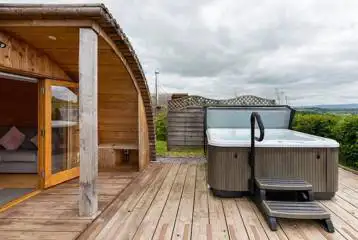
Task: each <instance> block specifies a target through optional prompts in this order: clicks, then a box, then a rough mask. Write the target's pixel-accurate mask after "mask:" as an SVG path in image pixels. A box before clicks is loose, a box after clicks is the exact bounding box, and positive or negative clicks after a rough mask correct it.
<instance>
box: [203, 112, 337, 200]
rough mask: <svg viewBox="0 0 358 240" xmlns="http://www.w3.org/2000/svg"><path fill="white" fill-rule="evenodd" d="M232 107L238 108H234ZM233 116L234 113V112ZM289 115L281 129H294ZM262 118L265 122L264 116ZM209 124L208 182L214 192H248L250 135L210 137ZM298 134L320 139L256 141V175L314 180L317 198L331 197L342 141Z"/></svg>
mask: <svg viewBox="0 0 358 240" xmlns="http://www.w3.org/2000/svg"><path fill="white" fill-rule="evenodd" d="M254 109H255V108H254ZM229 110H230V111H235V109H234V108H230V109H229ZM239 110H240V108H239ZM245 110H247V108H245ZM231 116H233V115H232V113H231ZM290 116H291V117H290V118H289V122H288V123H287V128H286V129H284V128H282V131H291V132H294V131H292V130H288V128H289V127H290V125H291V121H292V113H290ZM221 117H225V114H224V115H221ZM241 117H242V116H241ZM248 120H249V119H247V121H248ZM263 121H264V122H265V119H263ZM266 122H268V125H270V124H271V125H272V124H273V122H274V121H272V122H271V123H270V121H266ZM226 125H227V124H226ZM206 126H208V127H206V128H205V129H206V132H205V135H206V156H207V160H208V184H209V186H210V188H211V189H212V190H213V193H214V194H215V195H218V196H221V197H239V196H242V195H245V194H247V193H248V191H249V180H250V177H251V168H250V165H249V151H250V141H249V139H247V141H242V140H241V141H236V142H235V141H226V143H222V142H220V141H215V139H209V138H210V136H208V129H209V127H210V123H209V124H207V123H206ZM211 126H212V127H217V124H211ZM221 127H223V126H221ZM229 127H233V129H244V128H245V127H247V126H246V125H245V124H239V127H238V126H229ZM271 127H272V126H271ZM247 130H248V129H247ZM268 131H270V130H268ZM295 134H301V135H302V136H305V137H308V138H309V137H311V138H313V139H314V138H316V140H317V142H316V143H314V144H312V143H309V144H306V143H305V142H302V143H301V144H299V143H294V144H292V142H290V143H289V142H287V143H288V144H284V140H282V139H281V140H282V142H283V144H282V146H280V145H279V144H277V143H275V144H273V143H272V141H271V142H270V141H269V140H267V141H266V142H265V141H264V142H262V144H261V145H260V144H257V147H256V148H255V151H256V161H255V175H256V177H258V178H281V179H285V178H286V179H287V178H300V179H304V180H305V181H307V182H309V183H311V184H312V187H313V192H314V197H315V199H322V200H323V199H331V198H332V197H333V196H334V195H335V192H336V191H337V190H338V155H339V144H338V143H337V142H335V141H334V140H331V139H326V138H320V137H317V136H313V135H308V134H303V133H297V132H296V133H295ZM216 140H217V139H216ZM276 142H279V141H276ZM309 145H312V146H309Z"/></svg>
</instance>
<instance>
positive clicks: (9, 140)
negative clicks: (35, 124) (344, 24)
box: [0, 126, 25, 150]
mask: <svg viewBox="0 0 358 240" xmlns="http://www.w3.org/2000/svg"><path fill="white" fill-rule="evenodd" d="M24 140H25V134H23V133H22V132H20V131H19V130H18V129H17V128H16V127H15V126H14V127H12V128H10V130H9V131H8V132H7V133H6V134H5V135H4V136H3V137H2V138H1V139H0V145H2V146H3V147H4V148H5V149H6V150H16V149H18V148H19V147H20V145H21V144H22V143H23V142H24Z"/></svg>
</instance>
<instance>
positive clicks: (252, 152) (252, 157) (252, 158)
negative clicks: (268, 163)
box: [249, 112, 265, 194]
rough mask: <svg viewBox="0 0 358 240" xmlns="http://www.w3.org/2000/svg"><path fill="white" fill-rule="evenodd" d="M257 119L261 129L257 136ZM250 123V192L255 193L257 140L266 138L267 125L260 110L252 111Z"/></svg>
mask: <svg viewBox="0 0 358 240" xmlns="http://www.w3.org/2000/svg"><path fill="white" fill-rule="evenodd" d="M255 120H256V121H257V124H258V126H259V129H260V136H259V137H256V136H255V122H256V121H255ZM250 123H251V148H250V154H249V157H250V159H249V163H250V167H251V178H250V192H251V194H254V193H255V140H256V141H258V142H261V141H262V140H264V138H265V127H264V124H263V122H262V119H261V116H260V114H259V113H258V112H252V113H251V117H250Z"/></svg>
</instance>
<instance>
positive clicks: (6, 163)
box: [0, 127, 38, 173]
mask: <svg viewBox="0 0 358 240" xmlns="http://www.w3.org/2000/svg"><path fill="white" fill-rule="evenodd" d="M17 128H18V129H19V130H20V131H21V132H22V133H23V134H25V135H26V137H25V140H24V142H23V143H22V144H21V146H20V147H19V148H18V149H17V150H6V149H5V148H4V147H2V146H1V145H0V173H37V172H38V163H37V162H38V153H37V147H36V146H35V145H34V144H33V143H32V142H31V141H30V139H31V138H32V137H33V136H35V135H36V134H37V128H29V127H26V128H24V127H17ZM9 129H10V127H0V138H1V137H2V136H3V135H4V134H6V132H7V131H8V130H9Z"/></svg>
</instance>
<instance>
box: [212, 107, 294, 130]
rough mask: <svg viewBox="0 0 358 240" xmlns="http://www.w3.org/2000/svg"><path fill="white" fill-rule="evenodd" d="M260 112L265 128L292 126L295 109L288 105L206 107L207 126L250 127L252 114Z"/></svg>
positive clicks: (286, 127)
mask: <svg viewBox="0 0 358 240" xmlns="http://www.w3.org/2000/svg"><path fill="white" fill-rule="evenodd" d="M254 111H255V112H258V113H259V114H260V116H261V118H262V121H263V124H264V126H265V128H278V129H288V128H291V124H292V119H293V115H294V113H295V110H294V109H292V108H290V107H288V106H264V107H262V106H225V107H207V108H206V109H205V128H206V129H207V128H250V115H251V113H252V112H254Z"/></svg>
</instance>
